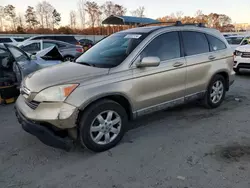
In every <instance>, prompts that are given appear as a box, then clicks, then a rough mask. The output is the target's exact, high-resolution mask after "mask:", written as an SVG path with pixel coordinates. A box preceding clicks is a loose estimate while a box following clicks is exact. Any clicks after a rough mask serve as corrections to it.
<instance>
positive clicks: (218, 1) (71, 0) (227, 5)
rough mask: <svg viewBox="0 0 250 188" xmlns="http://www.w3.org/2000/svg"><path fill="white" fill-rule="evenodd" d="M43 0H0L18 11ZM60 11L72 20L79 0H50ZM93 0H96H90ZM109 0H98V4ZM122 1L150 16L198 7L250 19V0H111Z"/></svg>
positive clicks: (188, 12)
mask: <svg viewBox="0 0 250 188" xmlns="http://www.w3.org/2000/svg"><path fill="white" fill-rule="evenodd" d="M39 1H41V0H0V5H1V6H6V5H7V4H12V5H14V6H15V7H16V10H17V12H18V13H19V12H20V13H24V12H25V10H26V9H27V6H28V5H29V6H34V7H35V6H36V4H37V3H38V2H39ZM47 1H48V2H49V3H50V4H51V5H53V6H54V7H55V8H56V10H57V11H58V12H59V13H61V16H62V23H61V24H62V25H67V24H69V12H70V11H71V10H75V11H77V2H78V0H47ZM91 1H93V0H91ZM105 1H106V0H95V2H97V3H98V4H102V3H104V2H105ZM112 1H113V2H114V3H117V4H121V5H123V6H124V7H126V8H127V9H128V11H127V14H128V15H129V13H130V11H132V10H134V9H136V8H138V7H139V6H144V7H145V9H146V11H145V15H146V17H149V18H159V17H163V16H166V15H170V14H171V13H175V12H177V11H182V12H183V13H184V16H194V14H195V12H196V11H197V10H202V12H203V13H204V14H209V13H211V12H213V13H220V14H226V15H228V16H230V17H231V19H232V21H233V23H250V0H206V1H205V0H171V1H170V0H112Z"/></svg>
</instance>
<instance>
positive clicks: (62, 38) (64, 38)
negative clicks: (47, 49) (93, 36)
mask: <svg viewBox="0 0 250 188" xmlns="http://www.w3.org/2000/svg"><path fill="white" fill-rule="evenodd" d="M54 39H55V40H60V41H64V42H68V43H73V44H76V43H77V40H76V39H75V37H74V36H54Z"/></svg>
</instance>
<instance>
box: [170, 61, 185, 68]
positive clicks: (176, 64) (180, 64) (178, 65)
mask: <svg viewBox="0 0 250 188" xmlns="http://www.w3.org/2000/svg"><path fill="white" fill-rule="evenodd" d="M183 64H184V63H183V62H176V63H174V64H173V67H180V66H182V65H183Z"/></svg>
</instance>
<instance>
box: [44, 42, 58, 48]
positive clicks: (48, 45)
mask: <svg viewBox="0 0 250 188" xmlns="http://www.w3.org/2000/svg"><path fill="white" fill-rule="evenodd" d="M51 46H56V44H55V43H51V42H44V43H43V49H46V48H49V47H51Z"/></svg>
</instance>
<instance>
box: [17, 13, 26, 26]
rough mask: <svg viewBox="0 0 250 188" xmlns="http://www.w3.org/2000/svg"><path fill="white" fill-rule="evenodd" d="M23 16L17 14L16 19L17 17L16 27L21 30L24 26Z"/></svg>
mask: <svg viewBox="0 0 250 188" xmlns="http://www.w3.org/2000/svg"><path fill="white" fill-rule="evenodd" d="M23 20H24V19H23V15H21V14H20V13H19V14H18V17H17V26H19V27H21V28H24V27H25V25H24V22H23Z"/></svg>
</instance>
